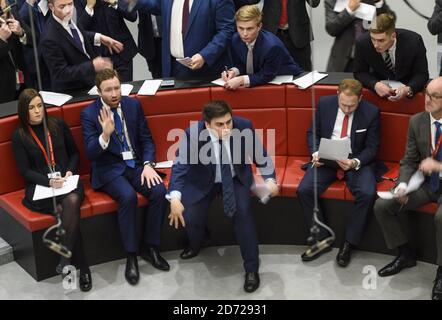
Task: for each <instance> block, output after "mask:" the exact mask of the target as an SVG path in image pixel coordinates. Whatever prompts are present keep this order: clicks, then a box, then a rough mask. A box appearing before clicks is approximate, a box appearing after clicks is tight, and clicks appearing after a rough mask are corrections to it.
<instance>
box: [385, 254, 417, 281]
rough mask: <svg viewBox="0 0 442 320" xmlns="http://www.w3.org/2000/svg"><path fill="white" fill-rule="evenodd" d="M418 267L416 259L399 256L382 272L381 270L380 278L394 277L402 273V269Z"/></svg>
mask: <svg viewBox="0 0 442 320" xmlns="http://www.w3.org/2000/svg"><path fill="white" fill-rule="evenodd" d="M415 265H416V259H411V258H406V257H404V256H402V255H399V256H397V257H396V259H394V261H393V262H392V263H389V264H387V265H386V266H385V267H383V268H382V269H381V270H379V272H378V275H379V276H380V277H388V276H392V275H394V274H396V273H399V272H401V270H402V269H405V268H411V267H414V266H415Z"/></svg>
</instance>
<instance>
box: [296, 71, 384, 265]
mask: <svg viewBox="0 0 442 320" xmlns="http://www.w3.org/2000/svg"><path fill="white" fill-rule="evenodd" d="M315 119H316V141H313V132H312V128H310V129H309V130H308V132H307V141H308V145H309V149H310V152H311V153H312V166H308V169H307V172H306V173H305V175H304V178H303V179H302V181H301V183H300V185H299V187H298V191H297V192H298V197H299V203H300V204H301V207H302V211H303V212H304V216H305V220H306V223H307V226H308V228H309V229H310V228H311V226H312V219H313V205H314V177H313V175H314V169H313V166H315V167H316V170H317V187H318V196H320V195H321V194H322V193H323V192H324V191H325V190H326V189H327V188H328V186H329V185H330V184H331V183H332V182H334V181H335V180H336V179H339V180H342V179H345V182H346V184H347V187H348V189H349V190H350V192H351V193H352V194H353V196H354V197H355V198H356V200H355V203H354V205H353V210H352V212H351V218H350V221H349V223H348V224H347V227H346V232H345V241H344V242H343V243H342V245H341V247H340V249H339V252H338V255H337V257H336V261H337V262H338V265H339V266H341V267H346V266H347V265H348V264H349V263H350V258H351V251H352V249H353V248H354V247H356V246H358V245H359V242H360V241H361V238H362V236H363V234H364V230H365V226H366V223H367V221H368V218H369V214H370V212H371V211H372V207H373V203H374V201H375V199H376V178H375V159H376V154H377V151H378V147H379V135H380V112H379V109H378V108H377V107H376V106H374V105H372V104H371V103H369V102H367V101H365V100H362V84H361V83H360V82H359V81H357V80H353V79H344V80H342V81H341V83H340V84H339V89H338V95H337V96H325V97H321V98H320V99H319V103H318V109H317V111H316V117H315ZM312 127H313V125H312ZM321 138H326V139H332V140H340V139H344V138H346V139H350V145H351V153H350V155H349V157H348V159H342V160H339V161H336V162H335V163H332V164H330V165H329V164H327V165H324V163H323V162H321V159H320V158H319V155H318V152H317V151H316V152H314V153H313V151H314V150H318V147H319V141H320V140H321ZM318 218H319V220H320V221H322V222H324V216H323V214H322V211H321V210H320V211H319V213H318ZM327 237H328V232H327V231H326V230H325V229H324V228H322V227H321V229H320V233H319V240H323V239H325V238H327ZM330 249H331V248H330V246H324V248H323V249H322V250H318V251H316V252H314V253H312V252H311V251H310V250H307V251H306V252H305V253H303V255H302V260H303V261H311V260H314V259H316V258H318V257H319V256H320V255H321V254H323V253H324V252H326V251H330Z"/></svg>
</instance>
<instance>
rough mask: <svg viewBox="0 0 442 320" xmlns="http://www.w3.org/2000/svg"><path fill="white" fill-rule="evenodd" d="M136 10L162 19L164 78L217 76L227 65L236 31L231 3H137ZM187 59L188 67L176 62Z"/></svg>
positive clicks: (213, 0) (175, 0)
mask: <svg viewBox="0 0 442 320" xmlns="http://www.w3.org/2000/svg"><path fill="white" fill-rule="evenodd" d="M126 1H128V2H131V3H133V2H136V0H126ZM135 8H136V9H138V10H146V11H147V12H149V13H152V14H155V15H161V16H162V32H163V42H162V64H163V70H162V71H163V77H176V78H177V77H178V78H186V77H199V76H207V75H218V74H220V73H221V71H222V70H223V68H224V66H225V65H227V64H228V61H229V59H228V55H227V52H226V48H227V44H228V42H229V40H230V39H231V38H232V34H233V32H234V31H235V25H234V21H233V16H234V15H235V11H234V10H235V6H234V4H233V1H232V0H138V3H137V5H136V7H135ZM187 57H189V58H191V61H190V62H189V63H188V65H187V66H184V65H182V64H180V63H178V62H177V61H176V59H177V58H187Z"/></svg>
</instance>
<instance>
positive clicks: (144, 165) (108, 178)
mask: <svg viewBox="0 0 442 320" xmlns="http://www.w3.org/2000/svg"><path fill="white" fill-rule="evenodd" d="M96 85H97V88H98V93H99V95H100V98H99V99H97V100H96V101H95V102H94V103H92V104H90V105H89V106H88V107H86V108H85V109H84V110H83V111H82V112H81V126H82V127H83V138H84V144H85V149H86V153H87V157H88V158H89V160H90V161H91V162H92V163H91V185H92V188H94V189H95V190H100V191H104V192H105V193H107V194H108V195H110V196H111V197H112V198H113V199H115V201H117V203H118V223H119V225H120V233H121V237H122V240H123V246H124V248H125V249H126V252H127V255H128V257H127V262H126V272H125V276H126V279H127V281H128V282H129V283H130V284H132V285H135V284H137V283H138V280H139V271H138V261H137V252H138V249H139V248H138V247H139V242H138V237H137V235H136V230H137V228H136V213H137V192H138V193H141V194H142V195H143V196H145V197H146V198H148V199H149V205H148V207H147V211H148V213H149V214H148V215H147V217H146V225H145V228H144V243H145V245H146V250H145V251H144V252H143V253H142V254H141V257H142V258H143V259H145V260H146V261H149V262H150V263H152V265H153V266H154V267H155V268H157V269H160V270H164V271H168V270H169V264H168V263H167V261H166V260H164V259H163V258H162V257H161V256H160V254H159V252H158V247H159V245H160V233H161V226H162V224H163V221H164V215H165V213H166V210H167V201H166V199H165V198H164V197H165V194H166V188H165V187H164V184H163V182H162V179H161V178H160V176H159V175H158V174H157V172H156V171H155V169H154V168H155V144H154V142H153V140H152V135H151V134H150V130H149V128H148V126H147V123H146V120H145V118H144V113H143V110H142V109H141V106H140V103H139V102H138V100H136V99H134V98H130V97H123V98H122V97H121V84H120V79H119V77H118V74H117V72H116V71H114V70H111V69H105V70H103V71H101V72H99V73H98V74H97V78H96Z"/></svg>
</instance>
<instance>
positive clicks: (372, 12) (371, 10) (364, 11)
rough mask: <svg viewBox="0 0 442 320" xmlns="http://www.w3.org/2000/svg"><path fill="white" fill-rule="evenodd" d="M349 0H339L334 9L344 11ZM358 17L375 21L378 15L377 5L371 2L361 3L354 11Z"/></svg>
mask: <svg viewBox="0 0 442 320" xmlns="http://www.w3.org/2000/svg"><path fill="white" fill-rule="evenodd" d="M348 2H349V0H337V1H336V4H335V7H334V9H333V11H335V12H342V11H344V10H345V8H346V7H347V5H348ZM354 15H355V17H356V18H359V19H362V20H366V21H373V20H374V18H375V17H376V7H375V6H373V5H370V4H366V3H361V4H360V5H359V7H358V8H357V9H356V11H355V12H354Z"/></svg>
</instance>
